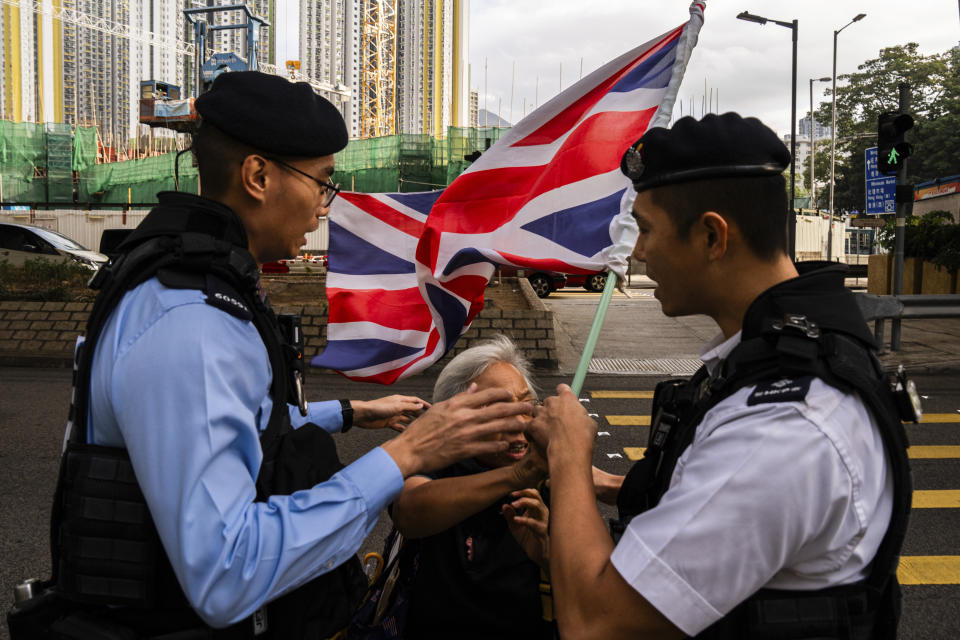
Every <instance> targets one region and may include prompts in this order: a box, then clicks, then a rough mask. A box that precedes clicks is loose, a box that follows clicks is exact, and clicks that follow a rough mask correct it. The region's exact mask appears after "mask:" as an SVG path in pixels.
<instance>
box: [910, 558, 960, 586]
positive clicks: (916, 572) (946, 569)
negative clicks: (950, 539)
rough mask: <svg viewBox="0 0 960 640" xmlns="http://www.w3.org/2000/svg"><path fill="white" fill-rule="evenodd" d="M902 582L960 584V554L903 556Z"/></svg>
mask: <svg viewBox="0 0 960 640" xmlns="http://www.w3.org/2000/svg"><path fill="white" fill-rule="evenodd" d="M897 578H898V579H899V580H900V584H960V556H903V557H902V558H900V567H899V568H898V569H897Z"/></svg>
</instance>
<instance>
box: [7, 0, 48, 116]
mask: <svg viewBox="0 0 960 640" xmlns="http://www.w3.org/2000/svg"><path fill="white" fill-rule="evenodd" d="M20 4H21V6H19V7H18V6H12V5H9V4H0V118H4V119H7V120H14V121H17V122H42V121H43V117H42V115H41V114H40V113H39V111H40V107H41V105H42V104H43V102H42V99H40V93H41V92H42V89H43V84H42V83H39V82H38V80H39V78H38V77H37V76H38V71H39V70H40V69H42V65H38V62H39V61H38V53H41V51H38V48H37V32H38V26H40V24H41V20H40V17H39V16H38V15H37V14H35V13H34V12H33V7H32V5H33V3H32V2H21V3H20ZM41 28H42V27H41Z"/></svg>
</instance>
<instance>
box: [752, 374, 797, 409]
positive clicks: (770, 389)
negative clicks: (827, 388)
mask: <svg viewBox="0 0 960 640" xmlns="http://www.w3.org/2000/svg"><path fill="white" fill-rule="evenodd" d="M812 381H813V376H804V377H802V378H781V379H780V380H773V381H770V382H761V383H760V384H758V385H757V387H756V389H754V390H753V393H751V394H750V397H749V398H747V406H748V407H752V406H754V405H758V404H766V403H770V402H802V401H803V400H805V399H806V397H807V392H808V391H809V390H810V383H811V382H812Z"/></svg>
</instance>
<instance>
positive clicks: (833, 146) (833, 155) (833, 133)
mask: <svg viewBox="0 0 960 640" xmlns="http://www.w3.org/2000/svg"><path fill="white" fill-rule="evenodd" d="M866 17H867V14H865V13H858V14H857V15H856V17H854V19H853V20H851V21H850V22H848V23H847V24H845V25H843V26H842V27H840V28H839V29H837V30H836V31H834V32H833V89H832V91H831V93H832V95H831V98H832V99H833V125H832V126H831V127H830V225H829V227H828V228H827V260H833V192H834V189H835V188H836V163H837V36H838V35H840V32H841V31H843V30H844V29H846V28H847V27H849V26H850V25H852V24H853V23H854V22H859V21H861V20H863V19H864V18H866Z"/></svg>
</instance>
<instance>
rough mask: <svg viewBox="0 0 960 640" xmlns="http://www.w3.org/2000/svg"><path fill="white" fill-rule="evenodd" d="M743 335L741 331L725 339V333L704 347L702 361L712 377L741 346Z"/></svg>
mask: <svg viewBox="0 0 960 640" xmlns="http://www.w3.org/2000/svg"><path fill="white" fill-rule="evenodd" d="M741 333H742V332H741V331H737V332H736V333H735V334H733V335H732V336H730V337H729V338H724V337H723V333H718V334H717V335H716V336H714V338H713V340H711V341H710V342H708V343H707V344H706V346H704V347H703V350H702V351H701V352H700V359H701V360H702V361H703V364H705V365H707V371H709V372H710V375H713V373H714V372H715V371H716V369H717V367H718V366H720V363H721V362H723V361H724V359H725V358H726V357H727V356H729V355H730V352H731V351H733V349H734V348H735V347H736V346H737V345H738V344H740V334H741Z"/></svg>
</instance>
